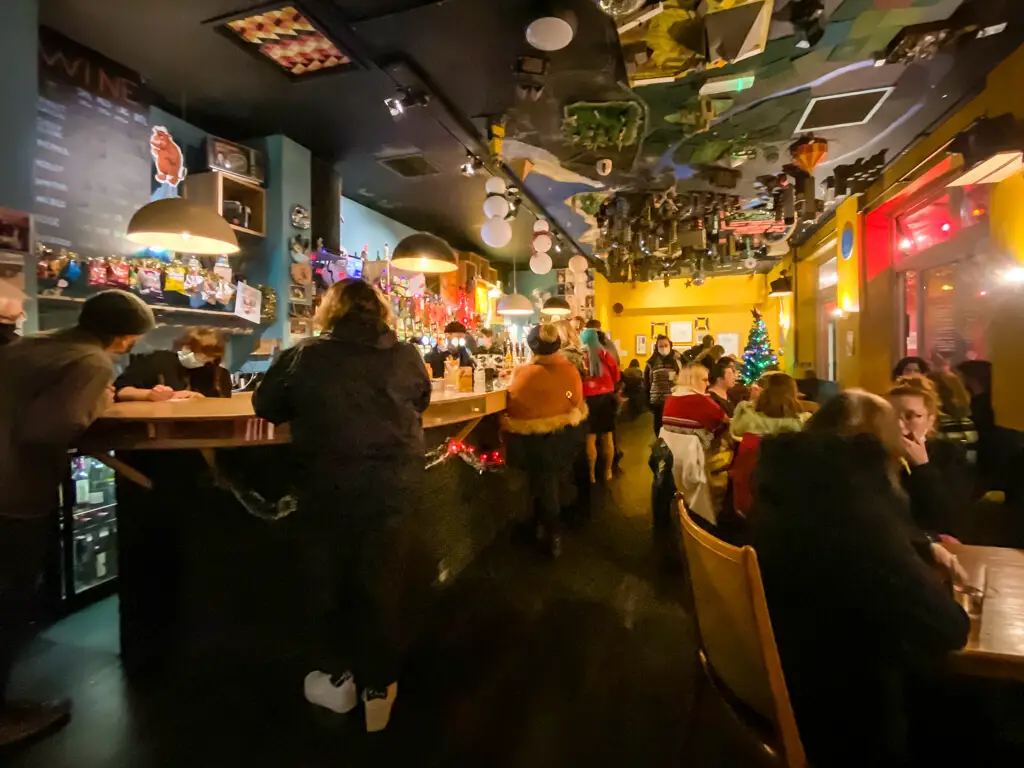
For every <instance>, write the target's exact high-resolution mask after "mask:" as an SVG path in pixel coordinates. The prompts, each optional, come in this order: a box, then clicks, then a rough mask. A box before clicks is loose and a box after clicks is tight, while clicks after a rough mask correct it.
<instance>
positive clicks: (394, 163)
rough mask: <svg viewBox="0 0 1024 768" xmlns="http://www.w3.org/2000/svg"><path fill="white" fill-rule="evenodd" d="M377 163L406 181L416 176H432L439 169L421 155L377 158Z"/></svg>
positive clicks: (438, 171)
mask: <svg viewBox="0 0 1024 768" xmlns="http://www.w3.org/2000/svg"><path fill="white" fill-rule="evenodd" d="M377 162H378V163H380V164H381V165H383V166H384V167H385V168H387V169H388V170H390V171H394V172H395V173H397V174H398V175H399V176H403V177H405V178H407V179H412V178H416V177H417V176H433V175H434V174H435V173H440V172H441V171H440V169H439V168H438V167H437V166H436V165H433V164H431V163H429V162H427V160H426V159H425V158H424V157H423V155H402V156H401V157H378V158H377Z"/></svg>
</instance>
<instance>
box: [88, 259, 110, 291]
mask: <svg viewBox="0 0 1024 768" xmlns="http://www.w3.org/2000/svg"><path fill="white" fill-rule="evenodd" d="M106 284H107V260H106V259H104V258H103V257H98V258H94V259H89V285H91V286H92V287H94V288H98V287H100V286H104V285H106Z"/></svg>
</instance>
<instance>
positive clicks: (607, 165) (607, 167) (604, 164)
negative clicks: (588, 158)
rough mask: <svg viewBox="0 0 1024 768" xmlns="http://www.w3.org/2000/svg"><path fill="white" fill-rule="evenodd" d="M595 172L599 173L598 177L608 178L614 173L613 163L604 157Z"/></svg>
mask: <svg viewBox="0 0 1024 768" xmlns="http://www.w3.org/2000/svg"><path fill="white" fill-rule="evenodd" d="M594 170H596V171H597V175H598V176H607V175H608V174H610V173H611V172H612V161H611V160H610V159H608V158H607V157H602V158H601V159H600V160H598V161H597V165H595V166H594Z"/></svg>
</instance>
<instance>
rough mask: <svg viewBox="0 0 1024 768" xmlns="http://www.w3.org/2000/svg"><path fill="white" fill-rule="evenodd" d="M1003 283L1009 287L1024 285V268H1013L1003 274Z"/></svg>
mask: <svg viewBox="0 0 1024 768" xmlns="http://www.w3.org/2000/svg"><path fill="white" fill-rule="evenodd" d="M1003 282H1004V283H1008V284H1009V285H1024V267H1011V268H1010V269H1008V270H1006V271H1005V272H1003Z"/></svg>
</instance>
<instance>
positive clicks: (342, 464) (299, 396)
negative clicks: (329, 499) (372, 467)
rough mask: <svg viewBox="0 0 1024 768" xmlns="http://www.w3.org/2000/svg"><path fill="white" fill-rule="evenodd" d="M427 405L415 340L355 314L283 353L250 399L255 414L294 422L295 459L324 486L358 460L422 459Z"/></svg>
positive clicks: (425, 378)
mask: <svg viewBox="0 0 1024 768" xmlns="http://www.w3.org/2000/svg"><path fill="white" fill-rule="evenodd" d="M429 404H430V379H429V377H428V376H427V370H426V368H425V367H424V365H423V359H422V358H421V357H420V354H419V352H417V351H416V349H415V347H413V346H412V345H411V344H406V343H405V342H399V341H398V340H397V339H396V337H395V334H394V332H393V331H392V330H391V329H389V328H388V327H387V326H386V325H384V324H383V323H377V322H375V321H368V320H364V319H361V318H358V317H352V316H351V315H350V316H347V317H346V318H344V319H343V320H342V321H341V322H339V323H338V324H337V325H336V326H335V327H334V328H333V329H332V330H331V332H330V333H326V334H324V335H322V336H320V337H319V338H316V339H309V340H307V341H304V342H302V343H301V344H298V345H296V346H294V347H292V348H290V349H287V350H285V351H284V352H283V353H281V355H280V356H279V357H278V358H277V359H276V360H275V361H274V363H273V365H271V367H270V370H269V371H267V375H266V377H265V378H264V379H263V382H262V383H261V384H260V387H259V389H257V390H256V394H255V396H254V398H253V406H254V408H255V410H256V414H257V415H258V416H261V417H263V418H265V419H268V420H270V421H272V422H273V423H275V424H283V423H286V422H287V423H290V424H291V429H292V445H293V446H294V451H295V454H296V458H297V459H298V460H299V461H300V463H301V465H302V468H303V472H304V473H305V474H306V475H307V478H306V479H307V480H308V481H309V483H311V484H313V485H314V486H317V487H319V488H320V489H321V490H326V489H327V488H329V487H336V485H337V484H336V483H335V482H334V480H333V478H334V477H335V476H336V475H337V474H338V473H339V472H341V471H345V470H346V469H348V468H352V467H355V466H358V465H360V464H367V463H370V464H385V465H396V466H397V465H399V464H402V463H405V462H419V463H420V464H422V462H423V453H424V445H423V420H422V413H423V411H425V410H426V408H427V406H428V405H429Z"/></svg>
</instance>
